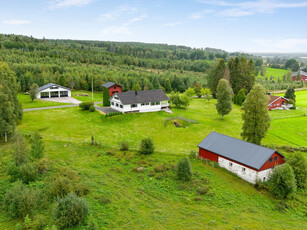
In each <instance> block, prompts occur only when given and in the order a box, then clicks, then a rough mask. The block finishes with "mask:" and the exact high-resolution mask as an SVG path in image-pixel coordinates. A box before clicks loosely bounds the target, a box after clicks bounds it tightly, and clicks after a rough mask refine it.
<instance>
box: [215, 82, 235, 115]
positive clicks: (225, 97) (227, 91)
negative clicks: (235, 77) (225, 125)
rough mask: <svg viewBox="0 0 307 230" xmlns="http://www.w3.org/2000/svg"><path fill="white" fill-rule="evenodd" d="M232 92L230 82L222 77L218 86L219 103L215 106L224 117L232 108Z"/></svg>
mask: <svg viewBox="0 0 307 230" xmlns="http://www.w3.org/2000/svg"><path fill="white" fill-rule="evenodd" d="M232 94H233V92H232V89H231V87H230V85H229V82H228V81H227V80H226V79H221V80H220V82H219V84H218V86H217V93H216V97H217V103H216V105H215V106H216V110H217V112H218V113H219V114H220V115H222V119H223V118H224V116H225V115H227V114H229V113H230V111H231V110H232Z"/></svg>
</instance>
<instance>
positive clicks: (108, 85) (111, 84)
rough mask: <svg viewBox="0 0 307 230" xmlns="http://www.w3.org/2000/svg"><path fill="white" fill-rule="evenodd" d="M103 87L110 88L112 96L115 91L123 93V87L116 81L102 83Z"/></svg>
mask: <svg viewBox="0 0 307 230" xmlns="http://www.w3.org/2000/svg"><path fill="white" fill-rule="evenodd" d="M102 87H105V88H107V89H108V90H109V94H110V97H112V96H113V94H115V93H121V92H122V87H121V86H120V85H118V84H116V83H114V82H107V83H105V84H103V85H102Z"/></svg>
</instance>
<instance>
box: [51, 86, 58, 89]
mask: <svg viewBox="0 0 307 230" xmlns="http://www.w3.org/2000/svg"><path fill="white" fill-rule="evenodd" d="M58 88H59V87H57V86H51V87H50V89H58Z"/></svg>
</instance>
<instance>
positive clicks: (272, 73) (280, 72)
mask: <svg viewBox="0 0 307 230" xmlns="http://www.w3.org/2000/svg"><path fill="white" fill-rule="evenodd" d="M286 73H288V70H285V69H275V68H270V67H266V72H265V77H267V78H268V79H270V78H271V77H273V79H274V80H275V81H277V80H278V78H279V79H280V80H281V81H283V76H284V74H286ZM258 77H259V78H261V75H260V73H259V75H258Z"/></svg>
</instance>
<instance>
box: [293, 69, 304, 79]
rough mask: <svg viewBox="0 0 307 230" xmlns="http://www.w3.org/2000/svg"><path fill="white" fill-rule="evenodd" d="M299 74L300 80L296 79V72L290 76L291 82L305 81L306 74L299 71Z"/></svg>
mask: <svg viewBox="0 0 307 230" xmlns="http://www.w3.org/2000/svg"><path fill="white" fill-rule="evenodd" d="M300 73H301V78H300V79H296V75H297V72H295V73H293V74H292V81H301V80H303V81H304V82H305V81H307V73H306V72H304V71H301V70H300Z"/></svg>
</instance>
